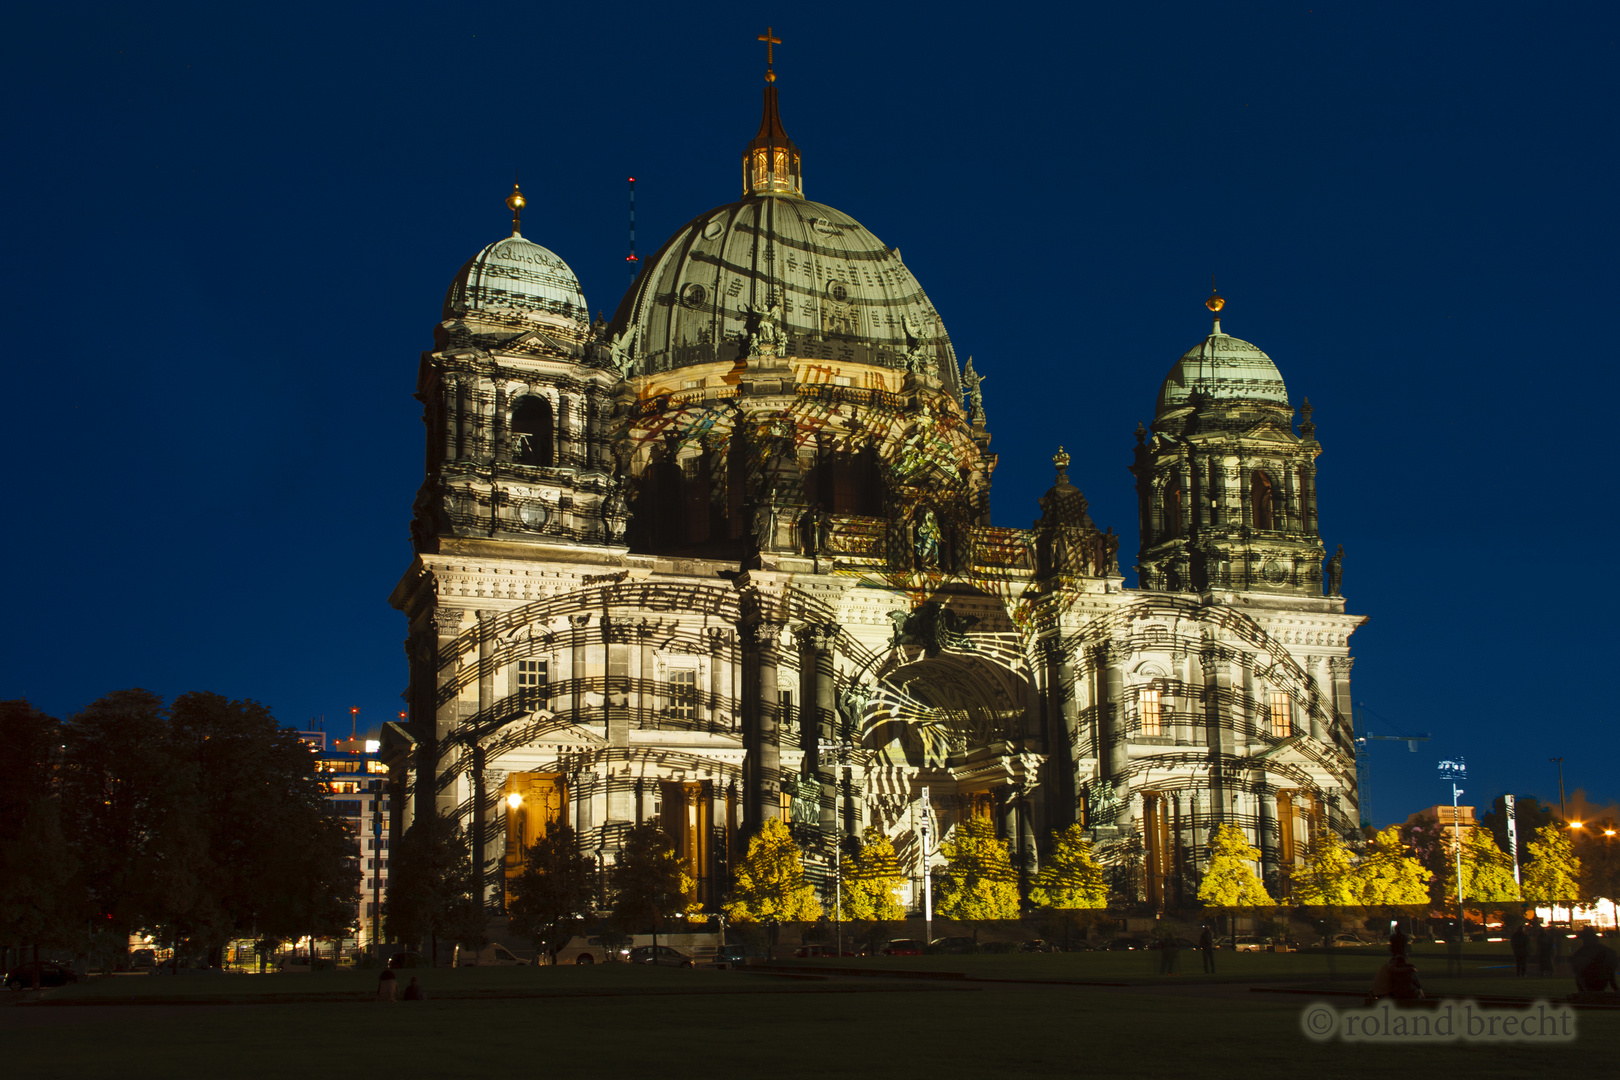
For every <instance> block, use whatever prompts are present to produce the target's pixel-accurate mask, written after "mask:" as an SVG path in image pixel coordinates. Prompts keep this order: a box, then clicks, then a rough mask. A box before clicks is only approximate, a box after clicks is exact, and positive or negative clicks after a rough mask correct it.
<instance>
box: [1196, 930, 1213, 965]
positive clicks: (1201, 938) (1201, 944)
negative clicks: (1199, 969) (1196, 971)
mask: <svg viewBox="0 0 1620 1080" xmlns="http://www.w3.org/2000/svg"><path fill="white" fill-rule="evenodd" d="M1198 951H1199V952H1201V953H1203V954H1204V974H1206V975H1213V974H1215V935H1214V934H1211V933H1210V932H1209V925H1208V924H1207V923H1206V924H1205V925H1204V932H1203V933H1202V934H1199V935H1198Z"/></svg>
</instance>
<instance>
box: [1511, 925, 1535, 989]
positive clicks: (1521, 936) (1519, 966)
mask: <svg viewBox="0 0 1620 1080" xmlns="http://www.w3.org/2000/svg"><path fill="white" fill-rule="evenodd" d="M1508 943H1509V944H1510V945H1512V946H1513V973H1514V974H1515V975H1517V976H1518V977H1519V978H1521V979H1522V978H1524V977H1525V975H1526V974H1528V972H1527V970H1526V969H1527V968H1528V967H1529V966H1530V935H1529V934H1527V933H1525V932H1524V927H1523V926H1522V925H1520V926H1516V927H1514V928H1513V933H1512V934H1511V935H1510V936H1509V937H1508Z"/></svg>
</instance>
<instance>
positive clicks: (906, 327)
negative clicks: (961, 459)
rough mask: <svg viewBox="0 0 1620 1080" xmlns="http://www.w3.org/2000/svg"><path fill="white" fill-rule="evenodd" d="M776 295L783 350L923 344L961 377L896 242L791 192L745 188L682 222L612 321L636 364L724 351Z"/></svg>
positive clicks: (886, 362) (841, 352) (882, 353)
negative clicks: (732, 199)
mask: <svg viewBox="0 0 1620 1080" xmlns="http://www.w3.org/2000/svg"><path fill="white" fill-rule="evenodd" d="M777 304H780V305H781V308H782V311H781V316H780V318H781V328H782V330H783V331H784V332H785V333H786V335H787V339H788V340H787V345H786V348H785V349H784V350H783V354H784V355H786V356H792V357H797V358H800V359H805V360H827V361H842V362H846V363H856V364H873V365H877V366H881V367H892V368H897V367H903V366H904V365H905V361H906V356H907V353H908V352H910V351H913V350H915V349H917V348H918V347H919V346H920V345H921V346H923V347H924V350H925V352H924V355H925V356H931V357H932V358H934V359H936V360H937V361H938V363H939V368H940V372H939V373H940V375H941V377H942V378H943V379H944V380H945V381H946V383H947V385H950V386H954V385H955V384H956V381H957V380H956V374H957V373H956V355H955V353H954V352H953V351H952V349H951V343H950V339H949V338H948V337H947V336H946V334H945V328H944V325H943V324H942V323H941V322H940V318H939V314H938V312H936V311H935V310H934V305H933V304H932V303H930V302H929V300H928V297H927V295H926V294H925V293H924V292H923V290H922V286H920V285H919V284H917V279H916V278H914V277H912V275H911V272H910V271H909V270H908V269H906V266H905V264H904V263H903V262H901V261H900V253H899V252H898V251H896V250H893V249H891V248H889V247H887V246H885V245H884V244H883V242H882V241H881V240H879V239H878V238H877V237H875V236H873V235H872V234H871V233H870V232H868V231H867V230H866V228H865V227H864V226H862V225H861V223H860V222H858V221H856V220H855V219H854V218H852V217H850V216H849V215H848V214H845V213H843V212H841V211H839V210H835V209H833V208H832V207H830V206H824V205H822V204H821V203H815V202H809V201H807V200H805V199H801V198H796V197H794V196H791V195H780V196H779V195H774V194H766V195H750V196H748V197H746V198H744V199H742V200H741V201H739V202H734V203H730V204H728V205H726V206H721V207H716V208H715V209H713V210H710V211H708V212H706V213H703V214H699V215H698V216H697V217H695V218H693V219H692V220H691V221H689V222H687V223H686V224H685V225H684V226H682V227H681V228H680V230H679V231H677V232H676V233H675V235H674V237H672V238H671V239H670V240H669V242H668V243H666V244H665V245H664V246H663V247H662V248H661V249H660V250H659V251H658V253H657V254H656V255H654V256H653V257H652V258H651V259H649V260H648V261H647V264H646V266H645V267H644V269H643V270H642V273H641V276H640V277H639V278H637V280H636V283H635V285H634V286H633V287H632V288H631V290H630V292H629V293H628V294H626V296H625V298H624V302H623V303H621V304H620V305H619V310H618V313H617V314H616V315H615V316H614V319H613V327H612V333H613V334H614V335H615V336H616V337H618V338H620V340H621V341H622V342H623V344H622V345H621V348H623V349H624V355H625V358H626V359H627V360H629V361H630V362H631V363H632V364H633V365H634V367H633V370H634V371H635V372H636V373H641V374H646V373H651V372H658V371H668V370H670V369H672V368H680V367H686V366H689V365H693V364H704V363H712V362H716V361H723V362H731V361H735V360H736V359H737V356H738V352H739V339H740V338H741V336H742V335H743V333H744V331H745V329H746V326H747V319H748V315H749V313H750V309H753V310H754V311H757V312H760V313H764V312H767V311H768V310H769V309H770V308H771V307H773V306H775V305H777ZM632 335H633V336H632Z"/></svg>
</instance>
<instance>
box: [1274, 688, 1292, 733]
mask: <svg viewBox="0 0 1620 1080" xmlns="http://www.w3.org/2000/svg"><path fill="white" fill-rule="evenodd" d="M1271 733H1272V734H1273V735H1275V736H1276V737H1277V738H1279V739H1286V738H1288V736H1290V735H1292V734H1293V733H1294V700H1293V699H1292V698H1290V697H1289V696H1288V695H1287V694H1286V693H1284V692H1283V691H1281V690H1273V691H1272V692H1271Z"/></svg>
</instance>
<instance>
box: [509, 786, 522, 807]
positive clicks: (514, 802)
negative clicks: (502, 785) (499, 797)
mask: <svg viewBox="0 0 1620 1080" xmlns="http://www.w3.org/2000/svg"><path fill="white" fill-rule="evenodd" d="M506 805H507V806H509V807H511V808H512V809H513V810H516V809H517V808H518V807H520V806H522V805H523V796H522V795H521V794H519V793H518V792H516V791H514V792H512V794H510V795H508V796H507V797H506Z"/></svg>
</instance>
